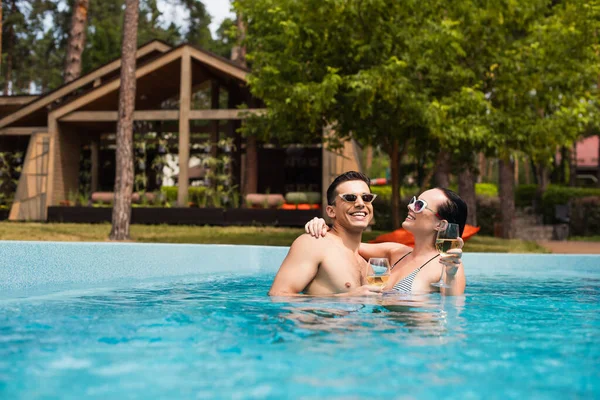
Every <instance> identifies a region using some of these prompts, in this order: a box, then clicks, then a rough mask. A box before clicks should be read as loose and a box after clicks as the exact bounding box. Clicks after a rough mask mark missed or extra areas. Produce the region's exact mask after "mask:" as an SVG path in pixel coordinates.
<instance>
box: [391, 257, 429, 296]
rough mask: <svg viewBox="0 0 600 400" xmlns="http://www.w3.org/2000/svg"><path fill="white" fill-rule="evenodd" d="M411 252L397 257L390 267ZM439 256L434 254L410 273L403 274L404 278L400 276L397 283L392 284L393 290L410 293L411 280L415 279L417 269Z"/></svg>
mask: <svg viewBox="0 0 600 400" xmlns="http://www.w3.org/2000/svg"><path fill="white" fill-rule="evenodd" d="M411 253H412V251H411V252H408V253H407V254H405V255H404V256H403V257H402V258H401V259H399V260H398V261H396V262H395V263H394V266H393V267H392V269H393V268H394V267H395V266H396V264H398V263H399V262H400V261H402V260H404V258H405V257H406V256H408V255H409V254H411ZM439 256H440V255H439V254H436V255H435V256H433V257H431V258H430V259H429V260H427V262H425V263H424V264H423V265H421V266H420V267H419V268H417V269H415V270H414V271H413V272H411V273H410V274H408V275H407V276H405V277H404V278H402V279H401V280H400V281H399V282H398V283H396V284H395V285H394V290H395V291H398V292H402V293H410V292H411V291H412V285H413V281H414V280H415V277H416V276H417V274H418V273H419V271H420V270H421V269H423V267H424V266H426V265H427V264H429V263H430V262H431V261H433V259H434V258H436V257H439Z"/></svg>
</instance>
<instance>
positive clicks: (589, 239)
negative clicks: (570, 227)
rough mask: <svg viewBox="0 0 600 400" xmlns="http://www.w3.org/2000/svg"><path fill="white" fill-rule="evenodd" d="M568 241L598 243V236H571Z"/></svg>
mask: <svg viewBox="0 0 600 400" xmlns="http://www.w3.org/2000/svg"><path fill="white" fill-rule="evenodd" d="M569 240H573V241H575V242H600V236H572V237H570V238H569Z"/></svg>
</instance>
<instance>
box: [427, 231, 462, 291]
mask: <svg viewBox="0 0 600 400" xmlns="http://www.w3.org/2000/svg"><path fill="white" fill-rule="evenodd" d="M458 231H459V226H458V224H448V226H446V229H444V230H441V231H438V234H437V239H435V248H436V250H437V251H438V252H439V253H440V255H441V256H442V257H444V256H446V255H448V251H449V250H452V249H459V248H460V243H459V242H458V234H459V233H458ZM445 272H446V267H444V266H443V265H442V274H441V275H440V280H439V282H435V283H432V284H431V286H436V287H440V288H449V287H450V286H448V285H447V284H446V282H444V275H445V274H444V273H445Z"/></svg>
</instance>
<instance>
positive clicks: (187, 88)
mask: <svg viewBox="0 0 600 400" xmlns="http://www.w3.org/2000/svg"><path fill="white" fill-rule="evenodd" d="M191 100H192V59H191V56H190V51H189V49H187V48H184V50H183V55H182V56H181V82H180V89H179V179H178V181H177V185H178V187H177V205H178V206H179V207H187V206H188V184H189V178H188V177H189V173H188V168H189V164H190V106H191Z"/></svg>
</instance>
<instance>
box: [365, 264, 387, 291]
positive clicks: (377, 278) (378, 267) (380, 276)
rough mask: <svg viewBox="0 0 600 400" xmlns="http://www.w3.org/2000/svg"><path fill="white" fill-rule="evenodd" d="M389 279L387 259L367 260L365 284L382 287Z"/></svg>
mask: <svg viewBox="0 0 600 400" xmlns="http://www.w3.org/2000/svg"><path fill="white" fill-rule="evenodd" d="M389 279H390V262H389V261H388V259H387V258H369V269H368V270H367V283H368V284H369V285H378V286H379V287H382V288H383V287H384V286H385V285H386V284H387V282H388V280H389Z"/></svg>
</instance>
